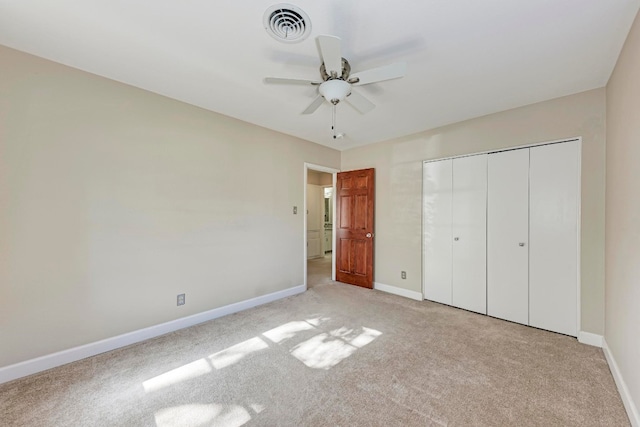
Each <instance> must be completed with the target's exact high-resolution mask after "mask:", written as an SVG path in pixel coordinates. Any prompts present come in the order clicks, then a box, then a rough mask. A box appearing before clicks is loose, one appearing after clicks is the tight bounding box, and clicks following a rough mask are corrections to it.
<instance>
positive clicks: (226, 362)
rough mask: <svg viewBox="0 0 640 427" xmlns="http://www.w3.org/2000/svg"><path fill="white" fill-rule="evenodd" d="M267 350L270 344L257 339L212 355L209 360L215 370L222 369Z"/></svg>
mask: <svg viewBox="0 0 640 427" xmlns="http://www.w3.org/2000/svg"><path fill="white" fill-rule="evenodd" d="M265 348H269V344H267V343H266V342H264V341H263V340H262V339H260V338H258V337H255V338H251V339H249V340H246V341H244V342H241V343H240V344H236V345H234V346H233V347H229V348H227V349H225V350H222V351H219V352H217V353H215V354H212V355H211V356H209V360H210V361H211V364H212V365H213V367H214V368H216V369H222V368H226V367H227V366H231V365H233V364H235V363H238V362H239V361H240V360H242V359H244V358H245V357H247V356H248V355H249V354H251V353H254V352H256V351H260V350H264V349H265Z"/></svg>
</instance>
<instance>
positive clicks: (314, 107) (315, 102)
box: [302, 95, 324, 114]
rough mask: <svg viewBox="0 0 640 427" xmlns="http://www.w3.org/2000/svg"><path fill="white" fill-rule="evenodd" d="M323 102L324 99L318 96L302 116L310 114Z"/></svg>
mask: <svg viewBox="0 0 640 427" xmlns="http://www.w3.org/2000/svg"><path fill="white" fill-rule="evenodd" d="M323 102H324V98H323V97H322V95H318V97H317V98H316V99H314V100H313V102H312V103H311V104H309V106H308V107H307V108H306V109H305V110H304V111H303V112H302V114H311V113H313V112H314V111H316V110H317V109H318V107H320V106H321V105H322V103H323Z"/></svg>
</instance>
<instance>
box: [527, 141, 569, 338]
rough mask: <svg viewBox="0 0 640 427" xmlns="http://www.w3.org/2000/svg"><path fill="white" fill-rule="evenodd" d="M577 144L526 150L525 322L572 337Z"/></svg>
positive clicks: (562, 144) (566, 143)
mask: <svg viewBox="0 0 640 427" xmlns="http://www.w3.org/2000/svg"><path fill="white" fill-rule="evenodd" d="M578 144H579V143H578V142H577V141H573V142H565V143H561V144H553V145H545V146H540V147H534V148H531V151H530V156H531V169H530V203H529V204H530V248H529V251H530V272H529V322H530V325H531V326H535V327H538V328H542V329H548V330H550V331H555V332H560V333H563V334H567V335H572V336H576V335H577V328H578V325H577V287H578V253H579V252H578V232H579V230H578V203H579V194H580V193H579V170H580V169H579V168H580V159H579V145H578Z"/></svg>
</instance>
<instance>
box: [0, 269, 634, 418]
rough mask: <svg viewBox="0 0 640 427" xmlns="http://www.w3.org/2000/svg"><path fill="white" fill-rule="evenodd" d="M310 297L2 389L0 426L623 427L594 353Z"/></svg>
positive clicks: (486, 323)
mask: <svg viewBox="0 0 640 427" xmlns="http://www.w3.org/2000/svg"><path fill="white" fill-rule="evenodd" d="M317 262H318V263H321V262H324V263H325V265H324V267H323V268H326V259H321V260H318V261H317ZM329 266H330V263H329ZM313 268H315V267H314V266H310V269H309V272H310V276H311V275H312V273H313V271H312V270H313ZM317 270H318V271H320V270H322V268H318V269H317ZM313 274H315V273H313ZM321 276H322V277H321ZM313 284H314V286H310V289H309V290H308V291H307V292H305V293H304V294H300V295H296V296H293V297H290V298H286V299H283V300H280V301H276V302H274V303H270V304H267V305H264V306H261V307H257V308H254V309H251V310H247V311H244V312H242V313H237V314H233V315H230V316H226V317H223V318H220V319H217V320H214V321H211V322H207V323H204V324H201V325H197V326H194V327H191V328H188V329H183V330H180V331H177V332H174V333H171V334H168V335H165V336H162V337H159V338H156V339H152V340H149V341H145V342H143V343H140V344H136V345H132V346H129V347H126V348H122V349H119V350H115V351H111V352H108V353H104V354H101V355H98V356H95V357H91V358H88V359H85V360H82V361H79V362H75V363H71V364H69V365H65V366H62V367H59V368H55V369H52V370H49V371H46V372H43V373H40V374H36V375H32V376H30V377H27V378H23V379H20V380H16V381H13V382H10V383H7V384H4V385H0V414H1V418H0V424H1V425H3V426H240V425H247V426H251V425H255V426H432V425H433V426H439V425H442V426H445V425H448V426H469V425H477V426H503V425H517V426H627V425H629V421H628V419H627V417H626V414H625V411H624V408H623V405H622V402H621V400H620V397H619V395H618V393H617V390H616V387H615V384H614V382H613V378H612V376H611V373H610V371H609V368H608V366H607V363H606V361H605V359H604V355H603V353H602V351H601V350H600V349H598V348H595V347H590V346H587V345H583V344H580V343H578V342H577V340H576V339H575V338H571V337H567V336H563V335H559V334H555V333H551V332H546V331H541V330H538V329H533V328H529V327H526V326H522V325H517V324H514V323H509V322H505V321H501V320H498V319H493V318H490V317H487V316H481V315H477V314H473V313H469V312H466V311H463V310H458V309H455V308H451V307H447V306H444V305H439V304H435V303H430V302H419V301H413V300H410V299H406V298H402V297H398V296H394V295H390V294H385V293H383V292H380V291H375V290H367V289H362V288H358V287H353V286H348V285H343V284H339V283H336V282H332V281H331V280H330V279H328V278H327V277H326V274H325V275H322V274H318V276H317V277H316V278H315V279H314V281H313Z"/></svg>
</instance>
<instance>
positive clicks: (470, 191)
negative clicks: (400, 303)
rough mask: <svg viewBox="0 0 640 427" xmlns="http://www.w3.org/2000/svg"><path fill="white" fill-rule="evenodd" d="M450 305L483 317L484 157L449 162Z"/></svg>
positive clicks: (484, 241) (484, 262)
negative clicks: (450, 222) (451, 268)
mask: <svg viewBox="0 0 640 427" xmlns="http://www.w3.org/2000/svg"><path fill="white" fill-rule="evenodd" d="M452 205H453V274H452V279H453V280H452V282H453V305H454V306H456V307H461V308H464V309H467V310H471V311H475V312H478V313H483V314H486V313H487V280H486V279H487V277H486V272H487V255H486V249H487V155H486V154H485V155H479V156H470V157H462V158H458V159H453V203H452Z"/></svg>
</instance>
